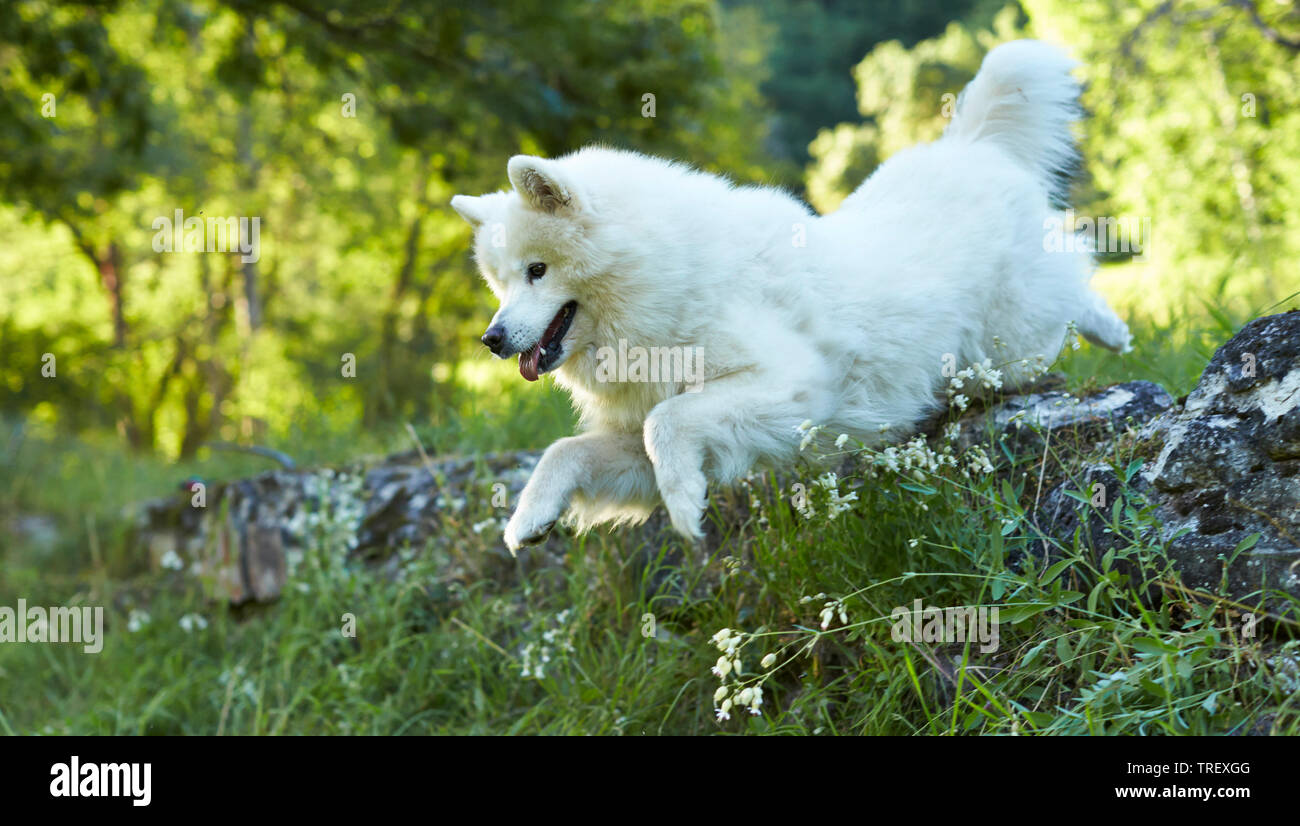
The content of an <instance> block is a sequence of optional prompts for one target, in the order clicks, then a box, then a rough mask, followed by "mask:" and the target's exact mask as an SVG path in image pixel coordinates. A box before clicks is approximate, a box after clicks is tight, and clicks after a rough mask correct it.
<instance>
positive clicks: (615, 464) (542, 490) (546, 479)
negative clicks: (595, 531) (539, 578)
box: [505, 431, 656, 551]
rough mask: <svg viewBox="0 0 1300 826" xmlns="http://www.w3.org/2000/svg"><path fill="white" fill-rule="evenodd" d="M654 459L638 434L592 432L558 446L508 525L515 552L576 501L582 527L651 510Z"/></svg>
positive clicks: (538, 536) (539, 538)
mask: <svg viewBox="0 0 1300 826" xmlns="http://www.w3.org/2000/svg"><path fill="white" fill-rule="evenodd" d="M655 498H656V497H655V476H654V468H653V467H651V465H650V459H649V458H648V457H647V456H646V454H645V450H644V449H643V448H642V445H641V439H640V437H639V435H638V434H635V433H613V432H605V431H592V432H589V433H583V434H582V435H580V436H570V437H568V438H565V439H560V440H559V441H557V442H555V443H554V444H552V445H551V446H550V447H548V448H547V449H546V452H545V453H543V454H542V458H541V459H540V460H539V461H538V462H537V467H536V469H534V470H533V475H532V476H531V477H530V478H529V479H528V484H527V485H525V486H524V490H523V493H521V494H520V496H519V505H518V507H516V508H515V512H514V515H513V516H511V517H510V521H509V522H508V523H507V524H506V530H505V540H506V545H507V546H508V547H509V548H510V550H511V551H517V550H519V548H520V547H521V546H523V545H531V544H535V543H537V542H541V541H542V540H543V539H545V538H546V535H547V534H548V533H550V530H551V528H553V527H554V526H555V523H556V522H557V521H558V520H559V519H560V517H561V516H563V515H564V512H565V511H566V510H567V509H568V508H569V506H570V504H574V505H575V506H576V507H577V510H578V514H577V515H578V521H579V523H580V525H579V527H580V529H586V528H588V527H590V526H591V525H592V524H595V523H596V522H601V521H609V520H611V519H624V520H630V519H634V518H636V516H637V515H638V514H640V515H642V516H644V514H647V513H649V510H650V508H651V507H652V506H653V503H654V501H655Z"/></svg>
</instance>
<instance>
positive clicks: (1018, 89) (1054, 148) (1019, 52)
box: [945, 40, 1081, 207]
mask: <svg viewBox="0 0 1300 826" xmlns="http://www.w3.org/2000/svg"><path fill="white" fill-rule="evenodd" d="M1077 65H1078V64H1077V63H1076V62H1075V61H1073V60H1071V59H1070V58H1069V57H1067V56H1066V55H1065V54H1064V53H1062V52H1061V51H1059V50H1058V49H1056V48H1054V47H1052V46H1049V45H1047V44H1046V43H1043V42H1040V41H1038V40H1016V41H1013V42H1011V43H1004V44H1002V45H1001V46H998V47H997V48H995V49H993V51H991V52H989V53H988V54H987V55H985V56H984V63H983V65H981V66H980V70H979V72H978V73H977V74H976V75H975V79H974V80H972V81H971V82H970V84H969V85H968V86H967V87H966V89H965V90H964V91H963V92H962V93H961V97H960V98H959V99H958V101H957V112H956V114H955V115H954V116H953V120H952V123H951V124H949V126H948V131H947V132H946V133H945V137H949V136H950V137H952V138H954V139H956V140H966V141H971V142H975V141H987V142H989V143H995V144H997V145H998V146H1000V147H1001V148H1002V149H1003V150H1005V151H1006V152H1007V153H1008V154H1009V155H1010V156H1011V157H1012V158H1014V159H1015V160H1017V161H1019V162H1020V163H1022V164H1024V165H1025V166H1026V167H1028V168H1029V169H1030V170H1031V171H1032V172H1033V173H1034V174H1035V175H1037V176H1038V178H1039V180H1041V181H1042V182H1043V185H1044V186H1045V187H1046V189H1047V192H1048V194H1049V197H1050V198H1051V200H1052V203H1053V205H1055V206H1057V207H1064V206H1065V205H1066V199H1067V196H1068V194H1069V188H1070V181H1071V179H1072V178H1073V176H1074V173H1075V171H1076V170H1077V169H1078V166H1079V152H1078V149H1077V147H1076V146H1075V141H1074V135H1073V133H1072V132H1071V131H1070V124H1071V123H1072V122H1074V121H1075V120H1078V118H1079V116H1080V114H1081V110H1080V108H1079V84H1078V83H1077V82H1076V81H1075V80H1074V78H1072V77H1071V76H1070V70H1071V69H1073V68H1074V67H1075V66H1077Z"/></svg>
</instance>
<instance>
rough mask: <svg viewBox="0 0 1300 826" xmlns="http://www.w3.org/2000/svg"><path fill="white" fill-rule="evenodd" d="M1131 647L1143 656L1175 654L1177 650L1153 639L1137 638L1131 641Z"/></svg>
mask: <svg viewBox="0 0 1300 826" xmlns="http://www.w3.org/2000/svg"><path fill="white" fill-rule="evenodd" d="M1133 647H1134V648H1135V649H1137V650H1138V651H1140V652H1142V653H1143V654H1177V653H1178V649H1177V648H1175V647H1174V646H1172V645H1169V644H1168V643H1164V642H1161V641H1160V640H1158V639H1156V638H1154V637H1139V638H1138V639H1136V640H1134V641H1133Z"/></svg>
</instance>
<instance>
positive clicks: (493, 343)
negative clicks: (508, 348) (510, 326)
mask: <svg viewBox="0 0 1300 826" xmlns="http://www.w3.org/2000/svg"><path fill="white" fill-rule="evenodd" d="M480 341H482V342H483V343H484V344H486V345H487V348H488V349H489V350H491V351H492V353H493V355H497V356H499V355H501V348H502V347H504V346H505V343H506V328H505V327H502V326H501V325H500V324H493V325H492V326H491V327H489V328H487V332H486V333H484V334H483V338H481V339H480Z"/></svg>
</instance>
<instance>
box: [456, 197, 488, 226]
mask: <svg viewBox="0 0 1300 826" xmlns="http://www.w3.org/2000/svg"><path fill="white" fill-rule="evenodd" d="M451 208H452V209H454V210H456V211H457V212H459V213H460V217H462V218H464V219H465V220H466V221H468V222H469V225H470V226H472V227H474V229H478V228H479V226H481V225H482V223H483V222H484V221H486V220H487V205H486V204H485V203H483V198H481V197H475V196H473V195H457V196H455V197H454V198H452V199H451Z"/></svg>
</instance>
